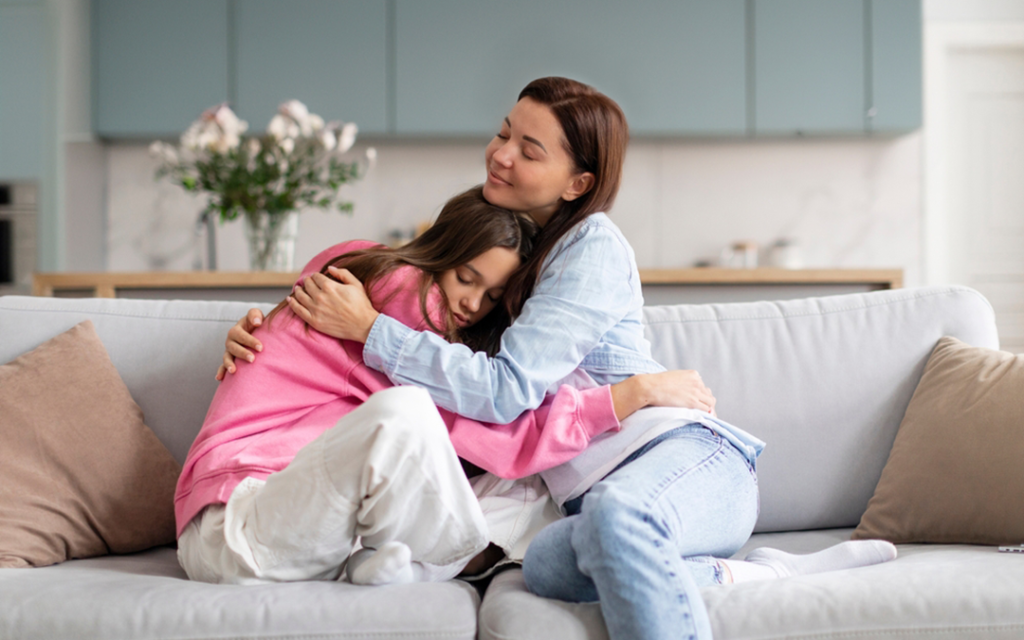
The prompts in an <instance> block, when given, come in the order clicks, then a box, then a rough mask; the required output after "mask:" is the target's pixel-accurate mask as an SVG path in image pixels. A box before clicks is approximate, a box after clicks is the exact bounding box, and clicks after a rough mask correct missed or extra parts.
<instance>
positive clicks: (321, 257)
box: [300, 240, 383, 279]
mask: <svg viewBox="0 0 1024 640" xmlns="http://www.w3.org/2000/svg"><path fill="white" fill-rule="evenodd" d="M380 246H383V245H381V244H380V243H379V242H373V241H371V240H347V241H345V242H339V243H338V244H336V245H334V246H332V247H327V248H326V249H324V250H323V251H321V252H320V253H318V254H316V255H315V256H313V259H312V260H310V261H309V262H307V263H306V266H304V267H303V268H302V275H301V277H300V279H301V278H305V277H306V276H308V275H310V274H312V273H319V272H320V270H321V269H323V268H324V265H326V264H327V263H328V262H330V261H331V260H333V259H335V258H337V257H338V256H340V255H342V254H345V253H348V252H349V251H359V250H360V249H372V248H374V247H380Z"/></svg>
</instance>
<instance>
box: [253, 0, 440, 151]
mask: <svg viewBox="0 0 1024 640" xmlns="http://www.w3.org/2000/svg"><path fill="white" fill-rule="evenodd" d="M425 4H430V3H429V2H427V3H425ZM234 28H235V31H234V42H235V47H234V48H235V59H236V63H235V67H236V74H235V91H234V93H235V101H234V102H235V105H236V107H237V111H238V113H239V116H240V117H242V118H243V119H245V120H248V121H249V126H250V131H261V130H263V128H265V127H266V126H267V123H268V122H269V121H270V118H271V117H272V116H273V115H274V112H275V111H276V110H277V107H278V105H279V104H281V103H282V102H284V101H286V100H291V99H296V100H300V101H302V102H303V103H305V104H306V106H307V107H309V109H310V111H312V112H313V113H317V114H319V115H320V116H322V117H323V118H324V119H325V120H344V121H346V122H355V123H356V124H357V125H358V126H359V130H360V132H361V133H384V132H386V131H387V128H388V114H387V85H388V78H387V3H386V0H349V1H346V2H338V1H337V0H237V3H236V5H235V16H234Z"/></svg>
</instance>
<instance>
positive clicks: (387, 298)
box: [373, 265, 446, 331]
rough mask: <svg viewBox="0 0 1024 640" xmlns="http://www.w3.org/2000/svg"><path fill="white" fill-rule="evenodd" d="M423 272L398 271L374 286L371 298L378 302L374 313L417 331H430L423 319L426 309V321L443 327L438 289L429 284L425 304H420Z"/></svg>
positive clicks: (440, 295) (401, 269)
mask: <svg viewBox="0 0 1024 640" xmlns="http://www.w3.org/2000/svg"><path fill="white" fill-rule="evenodd" d="M422 283H423V271H422V270H420V269H418V268H416V267H413V266H411V265H404V266H401V267H398V268H397V269H395V270H394V271H392V272H391V273H388V274H387V275H385V276H384V277H382V278H381V279H380V280H378V281H377V282H376V283H375V284H374V288H373V298H374V299H375V300H379V301H380V303H379V304H380V305H381V306H380V308H379V309H377V311H379V312H381V313H383V314H386V315H388V316H390V317H392V318H394V319H395V320H398V321H400V322H401V323H402V324H404V325H406V326H408V327H411V328H413V329H416V330H418V331H424V330H427V331H433V329H431V327H430V324H429V323H428V322H427V320H426V318H425V317H424V315H423V309H424V306H425V307H426V311H427V317H429V318H430V320H431V321H432V322H433V324H434V326H437V327H443V326H444V322H445V308H446V307H445V306H444V303H443V298H442V294H441V288H440V287H439V286H438V285H437V284H436V283H431V285H430V287H429V288H428V289H427V297H426V300H425V301H422V302H425V303H426V304H425V305H424V304H422V302H421V294H422V291H423V289H422V288H421V284H422Z"/></svg>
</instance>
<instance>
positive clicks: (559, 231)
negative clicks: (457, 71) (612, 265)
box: [505, 77, 629, 317]
mask: <svg viewBox="0 0 1024 640" xmlns="http://www.w3.org/2000/svg"><path fill="white" fill-rule="evenodd" d="M523 98H530V99H531V100H534V101H536V102H539V103H540V104H543V105H546V106H547V107H548V108H549V109H551V112H552V113H553V114H554V115H555V118H556V119H557V120H558V122H559V124H560V125H561V126H562V132H563V139H562V144H563V146H564V148H565V150H566V151H567V152H568V153H569V157H570V158H572V161H573V164H574V165H575V166H574V170H575V171H574V172H575V173H582V172H586V171H589V172H590V173H592V174H593V175H594V184H593V185H592V186H591V188H590V190H589V191H587V192H586V193H585V194H583V195H582V196H580V197H579V198H576V199H575V200H571V201H568V202H565V201H563V202H562V203H561V205H560V207H559V208H558V210H557V211H556V212H555V214H554V215H553V216H551V218H550V220H548V223H547V224H546V225H545V226H544V228H543V229H542V230H541V232H540V234H539V235H538V236H537V240H536V248H535V249H534V251H533V254H531V256H530V258H529V259H528V260H527V261H526V262H525V263H524V264H523V266H522V268H520V269H519V270H518V271H517V272H516V273H515V275H513V276H512V278H510V279H509V283H508V286H506V287H505V306H506V308H507V310H508V313H509V314H511V316H512V317H515V316H516V315H518V314H519V311H520V309H521V308H522V306H521V305H522V303H523V302H525V300H526V299H527V298H528V297H529V296H530V293H532V292H533V286H534V285H535V284H536V283H537V279H538V278H539V277H540V269H541V266H542V265H543V264H544V259H545V258H547V256H548V254H549V253H550V252H551V249H552V248H554V246H555V243H557V242H558V240H559V239H560V238H561V237H562V236H563V235H565V234H566V232H568V231H569V229H571V228H572V227H573V226H575V225H576V224H577V223H579V222H580V221H581V220H583V219H584V218H586V217H587V216H589V215H591V214H593V213H597V212H599V211H607V210H608V209H610V208H611V206H612V204H613V203H614V202H615V196H616V195H617V194H618V192H619V184H620V183H621V181H622V164H623V162H624V160H625V157H626V146H627V144H628V143H629V126H628V125H627V124H626V116H625V114H623V113H622V109H621V108H619V105H618V104H616V103H615V101H614V100H612V99H611V98H609V97H608V96H606V95H604V94H603V93H601V92H599V91H597V90H596V89H594V88H593V87H591V86H589V85H586V84H583V83H582V82H577V81H576V80H570V79H569V78H559V77H549V78H539V79H537V80H534V81H533V82H531V83H530V84H528V85H526V88H525V89H523V90H522V91H521V92H520V93H519V99H520V100H522V99H523Z"/></svg>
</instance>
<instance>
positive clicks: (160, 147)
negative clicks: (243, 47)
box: [150, 100, 376, 271]
mask: <svg viewBox="0 0 1024 640" xmlns="http://www.w3.org/2000/svg"><path fill="white" fill-rule="evenodd" d="M248 128H249V125H248V123H246V122H245V121H244V120H240V119H239V118H238V116H236V115H235V113H234V112H233V111H232V110H231V109H230V108H229V107H228V106H227V105H226V104H222V105H219V106H217V107H213V108H211V109H208V110H207V111H205V112H204V113H203V114H202V116H200V117H199V119H198V120H196V121H195V122H193V123H192V125H191V126H189V128H188V129H187V130H186V131H185V132H184V133H183V134H182V136H181V142H180V145H178V146H177V147H176V146H174V145H171V144H167V143H164V142H160V141H157V142H154V143H153V144H152V145H151V146H150V152H151V153H152V154H153V155H154V156H156V157H157V158H159V159H160V161H161V162H160V166H159V168H158V169H157V171H156V177H157V178H158V179H159V178H168V179H170V180H172V181H173V182H174V183H175V184H178V185H180V186H181V187H183V188H184V189H185V190H186V191H190V192H194V193H199V192H205V193H206V194H207V195H208V196H209V199H208V201H207V205H206V208H205V209H204V210H203V211H202V213H201V214H200V220H201V221H205V222H207V223H212V222H213V221H214V220H215V219H216V218H219V219H220V220H221V222H224V221H227V220H234V219H235V218H237V217H238V216H239V215H243V214H244V216H245V222H246V235H247V238H248V241H249V262H250V266H251V267H252V269H254V270H260V271H265V270H271V271H292V270H294V256H295V238H296V237H297V235H298V211H299V209H300V208H306V207H312V208H319V209H323V210H329V209H337V210H338V211H341V212H345V213H351V212H352V203H351V202H348V201H345V200H344V199H342V198H341V197H340V196H339V190H340V189H341V186H342V185H344V184H347V183H350V182H354V181H356V180H358V179H359V178H361V177H363V176H364V175H365V173H366V171H367V170H368V169H369V167H370V165H372V163H373V161H374V159H375V157H376V152H375V150H374V149H372V148H370V149H368V150H367V152H366V158H365V160H364V161H346V160H345V159H343V157H342V156H343V154H345V153H346V152H347V151H348V150H349V149H351V148H352V145H353V144H354V143H355V139H356V133H357V128H356V125H355V124H354V123H351V122H349V123H341V122H327V123H325V122H324V120H323V118H321V117H320V116H318V115H316V114H315V113H310V112H309V110H308V109H307V108H306V105H304V104H302V103H301V102H299V101H298V100H291V101H288V102H286V103H284V104H282V105H281V107H280V108H279V109H278V113H277V114H276V115H275V116H274V117H273V118H272V119H271V120H270V124H268V125H267V131H266V133H265V134H263V135H262V136H245V135H244V134H245V132H246V131H247V130H248ZM210 226H212V224H211V225H210Z"/></svg>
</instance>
